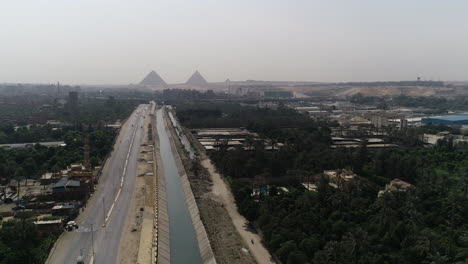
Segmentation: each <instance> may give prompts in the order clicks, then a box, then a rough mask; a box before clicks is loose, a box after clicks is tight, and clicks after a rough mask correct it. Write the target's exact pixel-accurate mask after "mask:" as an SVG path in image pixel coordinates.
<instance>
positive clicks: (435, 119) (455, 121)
mask: <svg viewBox="0 0 468 264" xmlns="http://www.w3.org/2000/svg"><path fill="white" fill-rule="evenodd" d="M421 122H422V123H423V124H425V125H447V126H449V125H468V113H464V114H456V115H447V116H432V117H427V118H423V119H422V120H421Z"/></svg>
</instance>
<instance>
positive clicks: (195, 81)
mask: <svg viewBox="0 0 468 264" xmlns="http://www.w3.org/2000/svg"><path fill="white" fill-rule="evenodd" d="M185 84H187V85H190V86H198V87H203V86H206V85H207V84H208V82H207V81H206V80H205V78H203V76H202V75H201V74H200V73H199V72H198V71H195V72H194V73H193V74H192V76H191V77H190V78H189V79H188V80H187V82H186V83H185Z"/></svg>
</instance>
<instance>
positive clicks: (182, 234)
mask: <svg viewBox="0 0 468 264" xmlns="http://www.w3.org/2000/svg"><path fill="white" fill-rule="evenodd" d="M163 111H165V110H163V109H160V110H158V111H157V119H156V126H157V130H158V135H159V142H160V154H161V160H162V165H163V169H164V177H165V179H166V190H167V203H168V212H169V222H170V241H171V263H174V264H186V263H190V264H192V263H193V264H199V263H202V260H201V256H200V249H199V246H198V242H197V237H196V234H195V230H194V227H193V223H192V219H191V217H190V213H189V211H188V207H187V202H186V201H185V196H184V190H183V189H182V183H181V180H180V175H179V171H178V169H177V165H176V161H175V157H174V153H173V152H172V149H171V143H170V141H169V137H168V134H167V131H166V125H165V122H164V117H163V114H164V112H163ZM176 140H177V139H176Z"/></svg>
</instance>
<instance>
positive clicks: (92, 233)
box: [91, 224, 94, 256]
mask: <svg viewBox="0 0 468 264" xmlns="http://www.w3.org/2000/svg"><path fill="white" fill-rule="evenodd" d="M91 248H92V249H93V256H94V231H93V224H91Z"/></svg>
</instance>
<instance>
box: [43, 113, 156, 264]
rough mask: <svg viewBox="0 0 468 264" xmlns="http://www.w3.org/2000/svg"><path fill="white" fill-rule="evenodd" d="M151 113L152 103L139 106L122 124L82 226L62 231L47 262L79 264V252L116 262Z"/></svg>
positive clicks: (83, 214)
mask: <svg viewBox="0 0 468 264" xmlns="http://www.w3.org/2000/svg"><path fill="white" fill-rule="evenodd" d="M149 112H150V107H149V106H147V105H140V106H139V107H138V108H137V109H136V110H135V111H134V112H133V113H132V115H131V116H130V117H129V118H128V120H127V122H125V124H124V125H123V126H122V128H121V130H120V133H119V136H118V138H117V141H116V144H115V146H114V150H113V152H112V154H111V156H110V158H109V159H108V161H107V163H106V165H105V167H104V168H103V174H102V176H101V179H100V181H99V185H98V186H97V190H96V191H95V193H94V194H93V196H92V197H91V199H90V200H89V201H88V204H87V206H86V208H85V209H84V211H83V212H81V213H80V215H79V216H78V218H77V219H76V222H77V223H78V225H79V228H78V229H77V230H76V231H74V232H65V233H63V234H62V236H61V237H60V238H59V240H58V241H57V243H56V244H55V247H54V248H53V249H52V251H51V253H50V255H49V258H48V259H47V261H46V263H49V264H64V263H66V264H68V263H76V259H77V257H78V256H80V254H83V256H84V259H85V263H90V262H93V261H94V263H99V264H101V263H103V264H106V263H108V264H114V263H117V261H118V257H119V256H118V254H119V252H118V251H119V247H120V241H121V238H122V234H123V232H124V229H125V226H126V221H127V215H128V213H129V208H130V202H131V199H132V197H133V196H132V195H133V191H134V185H135V179H136V171H137V160H138V157H139V154H140V147H141V146H140V145H141V143H142V139H143V135H144V134H143V133H144V129H143V128H142V127H143V123H144V121H145V118H149ZM91 148H92V146H91ZM116 197H117V198H116ZM114 201H115V202H114ZM113 204H114V205H113ZM112 205H113V206H112ZM111 208H112V209H111ZM105 219H106V220H105ZM104 223H105V224H104ZM91 229H92V230H93V232H91ZM93 248H94V252H95V254H94V256H93V254H92V253H93Z"/></svg>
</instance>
